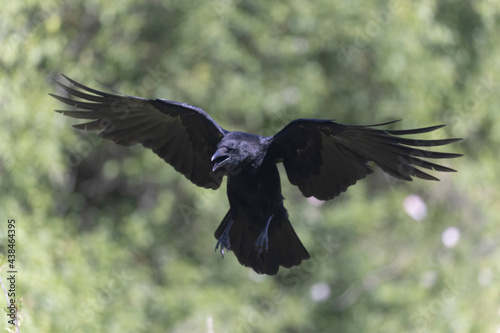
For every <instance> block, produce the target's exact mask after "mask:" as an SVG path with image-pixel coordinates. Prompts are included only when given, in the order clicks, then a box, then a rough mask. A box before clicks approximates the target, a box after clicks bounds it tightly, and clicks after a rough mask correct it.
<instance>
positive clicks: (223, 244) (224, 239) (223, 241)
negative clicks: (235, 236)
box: [215, 219, 233, 259]
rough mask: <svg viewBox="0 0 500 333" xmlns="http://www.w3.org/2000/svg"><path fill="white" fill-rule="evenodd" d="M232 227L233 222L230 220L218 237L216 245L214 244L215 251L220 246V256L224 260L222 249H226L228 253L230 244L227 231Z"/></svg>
mask: <svg viewBox="0 0 500 333" xmlns="http://www.w3.org/2000/svg"><path fill="white" fill-rule="evenodd" d="M232 225H233V220H232V219H231V220H230V221H229V223H228V225H227V227H226V229H224V232H223V233H222V235H220V237H219V239H218V240H217V244H215V251H217V249H218V248H219V245H220V255H221V256H222V259H224V248H226V249H227V250H228V251H229V250H230V249H231V243H229V229H231V226H232Z"/></svg>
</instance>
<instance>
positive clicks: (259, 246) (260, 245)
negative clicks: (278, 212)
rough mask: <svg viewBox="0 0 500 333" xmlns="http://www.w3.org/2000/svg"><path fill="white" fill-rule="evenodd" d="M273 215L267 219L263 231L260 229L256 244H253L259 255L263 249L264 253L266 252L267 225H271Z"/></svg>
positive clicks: (267, 239)
mask: <svg viewBox="0 0 500 333" xmlns="http://www.w3.org/2000/svg"><path fill="white" fill-rule="evenodd" d="M273 216H274V214H273V215H271V216H269V219H268V220H267V223H266V226H265V227H264V229H262V232H261V233H260V235H259V237H258V238H257V242H255V249H256V250H257V253H258V254H261V253H262V251H263V250H264V248H265V249H266V252H267V250H268V242H269V238H268V237H267V229H269V224H271V220H272V218H273Z"/></svg>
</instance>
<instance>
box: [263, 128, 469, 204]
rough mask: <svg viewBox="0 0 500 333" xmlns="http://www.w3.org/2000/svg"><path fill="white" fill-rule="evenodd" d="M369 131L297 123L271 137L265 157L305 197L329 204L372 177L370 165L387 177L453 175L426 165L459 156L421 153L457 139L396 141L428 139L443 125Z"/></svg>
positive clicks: (446, 168)
mask: <svg viewBox="0 0 500 333" xmlns="http://www.w3.org/2000/svg"><path fill="white" fill-rule="evenodd" d="M390 123H393V122H387V123H382V124H374V125H365V126H364V125H345V124H339V123H336V122H333V121H331V120H318V119H297V120H294V121H292V122H291V123H290V124H288V125H287V126H285V128H283V129H282V130H281V131H280V132H278V133H277V134H276V135H275V136H273V137H272V138H271V139H272V143H271V146H270V152H271V153H272V154H273V155H274V157H275V159H276V161H277V162H283V164H284V166H285V170H286V172H287V176H288V179H289V180H290V182H291V183H292V184H293V185H296V186H298V187H299V189H300V190H301V192H302V193H303V194H304V195H305V196H306V197H310V196H314V197H316V198H318V199H321V200H329V199H333V198H334V197H336V196H337V195H339V194H340V193H342V192H344V191H345V190H346V189H347V188H348V187H349V186H351V185H353V184H355V183H356V182H357V181H358V180H360V179H362V178H364V177H366V176H367V175H368V174H370V173H372V172H373V171H372V169H371V168H370V167H369V166H368V162H370V161H373V162H375V164H377V165H378V166H379V167H381V168H382V170H384V171H385V172H387V173H388V174H389V175H391V176H393V177H396V178H399V179H404V180H408V181H411V180H412V179H413V178H412V177H417V178H421V179H426V180H438V179H437V178H436V177H434V176H432V175H430V174H428V173H426V172H424V171H422V170H420V169H419V168H424V169H428V170H434V171H440V172H454V171H455V170H453V169H451V168H448V167H445V166H442V165H439V164H436V163H432V162H429V161H427V160H425V159H445V158H455V157H459V156H462V155H461V154H454V153H443V152H434V151H429V150H426V149H421V148H420V147H434V146H442V145H447V144H450V143H453V142H457V141H459V140H461V139H444V140H419V139H409V138H402V137H400V135H410V134H422V133H428V132H431V131H434V130H437V129H439V128H442V127H443V126H444V125H438V126H430V127H424V128H415V129H408V130H381V129H378V128H375V127H378V126H382V125H387V124H390Z"/></svg>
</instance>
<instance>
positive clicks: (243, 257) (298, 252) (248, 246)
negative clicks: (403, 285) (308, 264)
mask: <svg viewBox="0 0 500 333" xmlns="http://www.w3.org/2000/svg"><path fill="white" fill-rule="evenodd" d="M231 218H233V224H232V226H231V228H230V230H229V243H230V248H229V250H231V251H233V252H234V254H235V255H236V258H238V261H239V262H240V263H241V264H242V265H244V266H247V267H251V268H252V269H253V270H254V271H255V272H257V273H259V274H268V275H274V274H276V273H277V272H278V269H279V267H280V266H283V267H286V268H290V267H292V266H297V265H299V264H300V263H301V262H302V260H305V259H308V258H309V253H308V252H307V250H306V248H305V247H304V245H302V242H301V241H300V239H299V237H298V236H297V234H296V233H295V231H294V230H293V227H292V225H291V224H290V221H289V220H288V213H287V212H286V210H285V208H284V207H283V208H282V209H281V210H280V211H279V212H278V213H277V214H275V215H274V216H273V218H272V220H271V223H270V225H269V229H268V237H269V240H268V249H267V251H266V250H263V251H262V252H261V253H258V251H257V249H256V247H255V244H256V242H257V238H258V237H259V235H260V233H261V232H262V226H263V225H264V224H265V222H266V221H262V222H261V223H256V221H253V220H251V217H250V216H249V215H246V214H238V215H237V216H235V217H232V216H231V211H229V212H228V213H227V214H226V216H225V217H224V219H223V220H222V222H221V224H220V225H219V227H218V228H217V230H216V231H215V238H217V239H219V237H221V235H222V234H223V232H224V230H226V227H227V226H228V224H229V222H230V221H231Z"/></svg>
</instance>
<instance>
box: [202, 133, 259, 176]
mask: <svg viewBox="0 0 500 333" xmlns="http://www.w3.org/2000/svg"><path fill="white" fill-rule="evenodd" d="M267 146H268V145H267V142H266V141H265V138H263V137H260V136H258V135H253V134H248V133H241V132H231V133H229V134H227V135H226V136H225V137H224V138H223V139H222V140H221V141H220V142H219V144H218V145H217V150H216V151H215V154H214V155H213V156H212V162H213V163H214V166H213V169H212V170H213V171H214V172H216V171H219V170H223V171H225V173H227V174H228V175H234V174H238V173H239V172H241V171H242V170H247V171H249V172H255V171H256V170H257V168H258V167H259V166H260V165H261V164H262V161H263V159H264V157H265V155H266V152H267Z"/></svg>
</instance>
